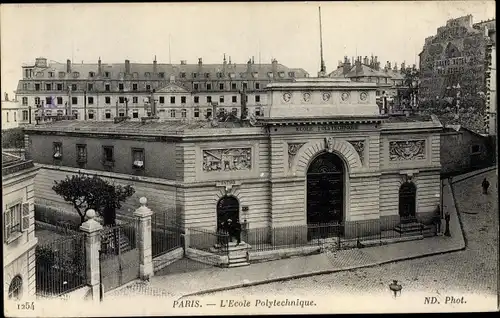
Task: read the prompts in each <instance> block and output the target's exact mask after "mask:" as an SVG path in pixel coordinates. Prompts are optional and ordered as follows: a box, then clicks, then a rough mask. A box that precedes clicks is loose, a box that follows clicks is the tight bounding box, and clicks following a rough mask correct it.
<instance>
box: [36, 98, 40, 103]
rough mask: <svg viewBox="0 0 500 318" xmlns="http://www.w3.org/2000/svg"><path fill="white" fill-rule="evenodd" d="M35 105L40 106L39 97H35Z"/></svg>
mask: <svg viewBox="0 0 500 318" xmlns="http://www.w3.org/2000/svg"><path fill="white" fill-rule="evenodd" d="M35 105H40V97H35Z"/></svg>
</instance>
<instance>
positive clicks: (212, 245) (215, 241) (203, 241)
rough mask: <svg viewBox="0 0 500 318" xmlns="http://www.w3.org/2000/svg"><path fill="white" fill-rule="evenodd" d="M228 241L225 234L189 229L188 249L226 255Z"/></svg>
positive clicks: (227, 236) (201, 229) (227, 235)
mask: <svg viewBox="0 0 500 318" xmlns="http://www.w3.org/2000/svg"><path fill="white" fill-rule="evenodd" d="M229 239H230V237H229V234H227V233H222V232H214V231H210V230H206V229H203V228H190V229H189V246H188V247H190V248H193V249H197V250H200V251H206V252H211V253H214V254H219V255H227V253H228V243H229Z"/></svg>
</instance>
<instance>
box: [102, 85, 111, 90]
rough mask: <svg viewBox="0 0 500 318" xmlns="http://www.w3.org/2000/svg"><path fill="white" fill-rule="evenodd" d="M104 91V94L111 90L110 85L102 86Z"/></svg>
mask: <svg viewBox="0 0 500 318" xmlns="http://www.w3.org/2000/svg"><path fill="white" fill-rule="evenodd" d="M104 90H105V91H106V92H109V91H110V90H111V85H109V84H106V85H104Z"/></svg>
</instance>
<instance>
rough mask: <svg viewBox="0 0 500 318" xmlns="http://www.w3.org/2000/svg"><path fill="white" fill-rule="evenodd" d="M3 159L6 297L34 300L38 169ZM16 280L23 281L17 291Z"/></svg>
mask: <svg viewBox="0 0 500 318" xmlns="http://www.w3.org/2000/svg"><path fill="white" fill-rule="evenodd" d="M2 157H3V158H2V159H3V160H2V161H3V163H2V205H3V213H2V214H3V215H2V216H3V220H4V223H3V224H4V229H3V231H2V232H3V235H4V243H3V250H4V256H3V260H4V262H3V263H4V265H3V272H4V295H6V297H9V298H11V297H12V299H15V298H23V297H32V296H34V295H35V291H36V281H35V268H36V266H35V247H36V244H37V239H36V237H35V217H34V203H35V192H34V179H35V175H36V173H37V170H38V169H37V168H35V167H34V166H33V163H31V162H30V161H26V160H22V159H20V158H19V159H18V160H13V159H12V158H11V157H12V155H5V154H2ZM15 281H17V282H20V287H19V288H18V289H17V291H16V290H15V289H16V288H14V285H15V284H16V283H14V282H15Z"/></svg>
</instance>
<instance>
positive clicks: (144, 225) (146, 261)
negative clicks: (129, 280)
mask: <svg viewBox="0 0 500 318" xmlns="http://www.w3.org/2000/svg"><path fill="white" fill-rule="evenodd" d="M139 202H140V203H141V206H140V207H139V208H138V209H137V210H135V211H134V216H135V222H136V223H135V224H136V226H135V228H136V235H137V248H138V249H139V275H140V277H141V279H143V280H146V279H149V277H151V276H153V274H154V271H153V250H152V242H151V215H153V211H151V209H149V208H148V207H147V206H146V203H147V202H148V200H147V199H146V198H145V197H142V198H140V199H139Z"/></svg>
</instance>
